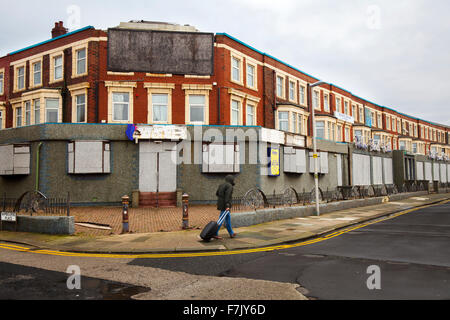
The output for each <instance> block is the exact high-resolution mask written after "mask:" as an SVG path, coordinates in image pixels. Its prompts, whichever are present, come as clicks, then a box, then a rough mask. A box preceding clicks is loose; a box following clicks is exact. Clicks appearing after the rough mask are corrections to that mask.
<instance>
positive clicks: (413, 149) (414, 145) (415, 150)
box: [412, 143, 418, 153]
mask: <svg viewBox="0 0 450 320" xmlns="http://www.w3.org/2000/svg"><path fill="white" fill-rule="evenodd" d="M412 152H413V153H418V152H417V143H413V144H412Z"/></svg>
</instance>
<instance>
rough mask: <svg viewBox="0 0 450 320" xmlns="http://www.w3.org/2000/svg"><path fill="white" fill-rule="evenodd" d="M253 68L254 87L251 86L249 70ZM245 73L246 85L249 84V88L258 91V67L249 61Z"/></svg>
mask: <svg viewBox="0 0 450 320" xmlns="http://www.w3.org/2000/svg"><path fill="white" fill-rule="evenodd" d="M249 67H251V68H252V69H253V75H252V77H253V85H251V84H249V81H248V79H249V72H248V71H249V70H248V68H249ZM245 72H246V84H247V88H249V89H252V90H258V82H257V81H258V66H257V65H256V64H254V63H252V62H249V61H248V60H247V62H246V68H245Z"/></svg>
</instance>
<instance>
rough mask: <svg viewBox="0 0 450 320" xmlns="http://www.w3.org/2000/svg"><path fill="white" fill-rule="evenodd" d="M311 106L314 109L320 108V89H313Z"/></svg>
mask: <svg viewBox="0 0 450 320" xmlns="http://www.w3.org/2000/svg"><path fill="white" fill-rule="evenodd" d="M312 100H313V106H314V109H315V110H320V109H321V107H320V91H319V90H313V97H312Z"/></svg>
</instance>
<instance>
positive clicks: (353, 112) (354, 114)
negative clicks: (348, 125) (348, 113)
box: [352, 105, 357, 119]
mask: <svg viewBox="0 0 450 320" xmlns="http://www.w3.org/2000/svg"><path fill="white" fill-rule="evenodd" d="M352 117H353V119H357V118H356V106H355V105H353V106H352Z"/></svg>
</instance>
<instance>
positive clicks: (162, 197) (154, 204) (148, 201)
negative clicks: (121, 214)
mask: <svg viewBox="0 0 450 320" xmlns="http://www.w3.org/2000/svg"><path fill="white" fill-rule="evenodd" d="M176 206H177V193H176V192H139V207H141V208H174V207H176Z"/></svg>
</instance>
